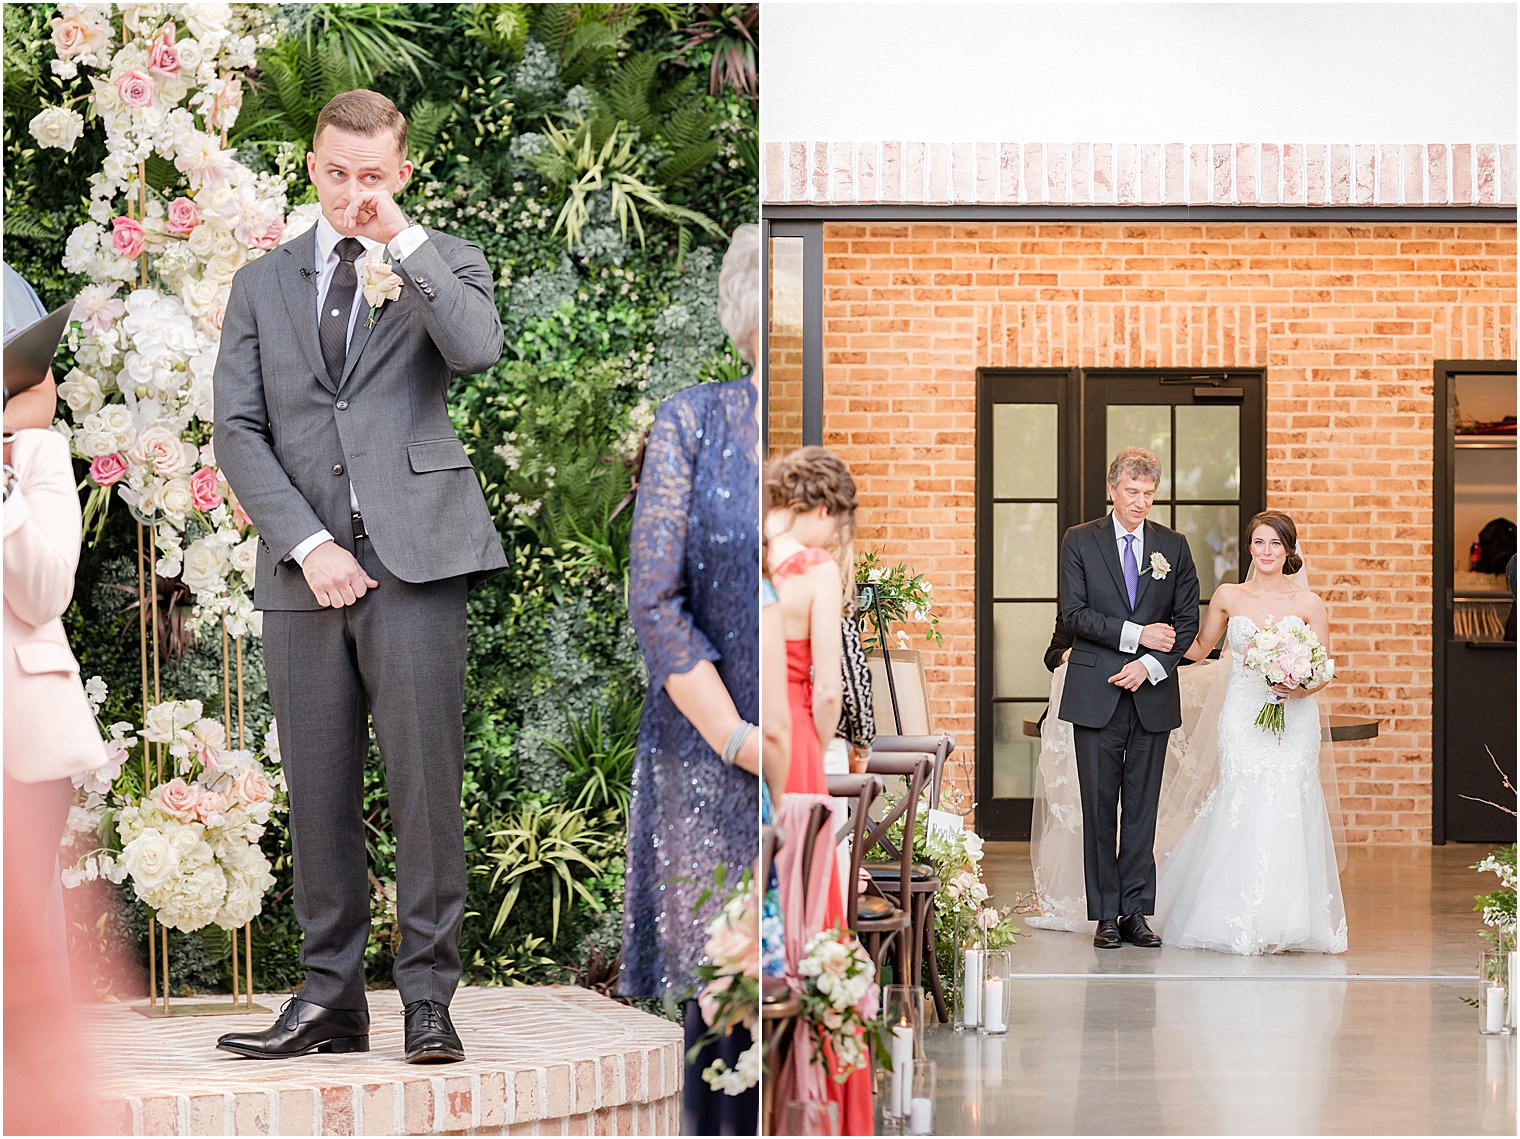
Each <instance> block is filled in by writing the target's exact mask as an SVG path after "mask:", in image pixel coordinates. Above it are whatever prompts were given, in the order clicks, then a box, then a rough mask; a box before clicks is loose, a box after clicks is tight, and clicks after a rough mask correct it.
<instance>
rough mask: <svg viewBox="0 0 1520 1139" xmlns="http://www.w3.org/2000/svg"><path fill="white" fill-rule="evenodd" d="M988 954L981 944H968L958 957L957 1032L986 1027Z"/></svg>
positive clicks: (956, 963)
mask: <svg viewBox="0 0 1520 1139" xmlns="http://www.w3.org/2000/svg"><path fill="white" fill-rule="evenodd" d="M986 958H987V951H986V950H985V949H983V948H982V944H981V942H979V941H974V940H972V941H965V942H963V943H962V944H961V945H960V946H959V947H958V948H957V950H956V953H955V1015H954V1017H953V1021H954V1024H955V1030H956V1031H957V1032H965V1031H967V1030H969V1031H971V1032H975V1031H976V1030H977V1029H978V1028H980V1027H981V1023H982V997H983V993H982V989H983V987H984V982H985V978H986Z"/></svg>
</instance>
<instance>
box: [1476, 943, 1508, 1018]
mask: <svg viewBox="0 0 1520 1139" xmlns="http://www.w3.org/2000/svg"><path fill="white" fill-rule="evenodd" d="M1510 981H1511V977H1510V975H1509V953H1508V952H1507V951H1506V952H1496V951H1494V950H1491V949H1485V950H1484V951H1483V952H1482V953H1480V954H1478V1031H1479V1032H1480V1033H1481V1034H1483V1035H1484V1036H1502V1035H1505V1034H1507V1033H1508V1032H1509V1025H1508V1024H1506V1023H1505V1018H1506V1016H1507V1014H1508V1005H1509V989H1510Z"/></svg>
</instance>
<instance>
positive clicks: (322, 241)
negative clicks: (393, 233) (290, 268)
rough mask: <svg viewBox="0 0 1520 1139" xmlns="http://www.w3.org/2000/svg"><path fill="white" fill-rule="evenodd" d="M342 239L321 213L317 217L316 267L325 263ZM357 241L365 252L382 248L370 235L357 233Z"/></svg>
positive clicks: (368, 252)
mask: <svg viewBox="0 0 1520 1139" xmlns="http://www.w3.org/2000/svg"><path fill="white" fill-rule="evenodd" d="M342 240H343V235H342V234H341V233H339V232H338V231H337V229H335V228H334V227H333V223H332V222H330V221H328V220H327V215H326V214H322V215H321V216H320V217H318V218H317V267H318V268H320V267H322V266H323V265H326V264H327V263H328V261H330V260H331V259H332V257H333V253H334V251H335V250H336V249H337V248H338V242H340V241H342ZM359 243H360V244H361V245H363V246H364V252H365V253H366V254H370V253H373V252H374V251H375V250H377V249H384V248H385V246H384V244H383V243H381V242H379V241H376V240H375V239H374V238H372V237H365V236H364V235H363V234H360V235H359Z"/></svg>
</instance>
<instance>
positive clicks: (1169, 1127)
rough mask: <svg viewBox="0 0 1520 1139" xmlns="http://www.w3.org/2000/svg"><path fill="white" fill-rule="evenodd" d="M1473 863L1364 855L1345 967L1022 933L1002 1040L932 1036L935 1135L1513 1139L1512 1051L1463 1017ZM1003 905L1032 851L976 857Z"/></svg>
mask: <svg viewBox="0 0 1520 1139" xmlns="http://www.w3.org/2000/svg"><path fill="white" fill-rule="evenodd" d="M1485 853H1487V848H1480V847H1473V846H1455V845H1452V846H1445V847H1423V848H1411V847H1376V848H1369V847H1363V848H1359V849H1354V850H1352V851H1351V852H1350V857H1349V861H1348V864H1347V867H1346V870H1345V872H1344V873H1343V875H1342V886H1343V890H1344V893H1345V897H1346V908H1347V924H1348V927H1349V930H1350V949H1349V951H1348V952H1347V953H1346V954H1344V955H1340V956H1336V957H1329V956H1323V955H1319V956H1310V955H1286V956H1278V957H1267V958H1262V957H1255V958H1240V957H1234V956H1232V955H1229V954H1217V953H1209V952H1206V951H1201V950H1178V949H1161V950H1159V951H1158V950H1150V951H1144V950H1139V949H1135V948H1133V947H1128V946H1127V947H1125V948H1124V949H1122V950H1117V951H1115V950H1096V949H1093V948H1092V945H1091V937H1090V935H1087V934H1072V933H1057V932H1051V931H1047V930H1037V929H1026V930H1025V931H1024V933H1023V934H1022V935H1021V937H1020V940H1019V944H1018V946H1017V948H1016V950H1015V960H1016V963H1017V968H1018V969H1019V971H1020V977H1019V979H1018V981H1017V982H1016V987H1015V990H1014V1016H1013V1019H1012V1021H1011V1022H1010V1026H1009V1032H1008V1035H1007V1036H1006V1037H1003V1038H995V1037H976V1036H967V1035H965V1034H962V1033H957V1032H955V1031H953V1030H952V1029H950V1028H948V1027H944V1026H940V1027H935V1028H932V1029H931V1030H930V1031H929V1033H928V1036H927V1039H926V1047H927V1049H928V1053H929V1056H930V1058H931V1059H933V1060H935V1061H936V1063H937V1064H938V1066H939V1073H938V1076H939V1088H938V1092H939V1094H938V1097H937V1099H938V1106H937V1110H936V1116H935V1131H936V1132H937V1133H938V1134H941V1135H954V1134H967V1135H1028V1134H1035V1135H1040V1134H1047V1135H1068V1134H1098V1133H1104V1134H1124V1135H1143V1134H1177V1135H1196V1134H1220V1135H1226V1134H1231V1135H1234V1134H1260V1135H1514V1134H1515V1124H1516V1115H1515V1084H1516V1080H1515V1057H1516V1052H1515V1047H1516V1045H1515V1040H1514V1038H1512V1037H1503V1038H1485V1037H1481V1036H1480V1035H1479V1034H1478V1031H1477V1013H1476V1012H1475V1011H1474V1010H1473V1009H1471V1008H1469V1007H1468V1006H1467V1005H1465V1004H1463V1003H1462V998H1463V997H1464V996H1467V995H1469V994H1470V993H1471V991H1472V989H1473V987H1474V986H1473V983H1472V981H1471V980H1469V978H1471V977H1472V976H1473V974H1474V971H1475V966H1476V958H1477V953H1478V951H1479V949H1481V948H1482V946H1483V944H1484V943H1483V942H1482V941H1481V939H1480V938H1479V936H1478V931H1479V929H1480V928H1481V927H1480V925H1479V923H1478V920H1477V915H1476V914H1474V913H1473V911H1472V908H1471V907H1472V898H1473V895H1474V894H1475V893H1476V892H1477V887H1478V886H1479V885H1480V884H1481V883H1480V881H1479V879H1478V877H1477V875H1475V874H1474V873H1473V872H1471V871H1470V870H1468V869H1467V867H1468V866H1470V865H1471V864H1472V863H1474V862H1476V861H1477V860H1478V859H1479V858H1481V857H1482V856H1483V855H1484V854H1485ZM985 869H986V880H987V883H988V885H989V887H990V888H991V889H992V890H993V892H994V896H995V897H996V899H997V900H998V901H999V902H1000V903H1003V904H1007V903H1008V902H1009V901H1011V900H1012V899H1014V898H1016V897H1018V896H1019V895H1020V894H1022V893H1024V892H1026V891H1027V890H1028V889H1029V888H1030V885H1031V875H1030V870H1029V857H1028V845H1027V844H1024V843H997V844H994V843H989V844H988V845H987V860H986V863H985Z"/></svg>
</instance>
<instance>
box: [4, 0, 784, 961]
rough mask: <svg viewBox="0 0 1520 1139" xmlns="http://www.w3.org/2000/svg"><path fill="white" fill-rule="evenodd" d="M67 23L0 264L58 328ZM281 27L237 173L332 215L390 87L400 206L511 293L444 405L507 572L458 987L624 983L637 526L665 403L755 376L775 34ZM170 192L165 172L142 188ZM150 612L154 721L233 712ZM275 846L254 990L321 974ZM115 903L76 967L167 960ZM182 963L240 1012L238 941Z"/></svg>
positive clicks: (114, 535)
mask: <svg viewBox="0 0 1520 1139" xmlns="http://www.w3.org/2000/svg"><path fill="white" fill-rule="evenodd" d="M56 14H57V11H56V8H55V6H54V5H48V4H7V5H5V9H4V51H5V76H4V104H5V106H4V123H5V157H6V179H5V185H4V205H5V223H6V225H5V228H6V234H5V236H6V243H5V257H6V260H7V261H8V262H9V263H10V264H11V265H12V266H13V267H14V268H15V269H17V270H18V271H19V272H20V273H21V275H22V276H23V277H25V278H26V279H27V280H28V281H30V282H31V283H32V285H33V286H34V287H35V288H36V289H37V291H38V292H39V294H40V295H41V297H42V300H43V302H44V304H45V305H47V306H48V307H50V308H51V307H52V306H54V305H57V304H60V303H62V302H63V301H64V300H66V299H67V298H68V297H70V296H71V295H73V293H74V292H76V291H77V290H78V288H79V287H80V286H81V285H82V284H83V283H84V282H83V280H82V279H80V278H78V277H74V276H72V275H71V274H70V273H68V272H67V271H66V270H64V269H63V267H62V265H61V256H62V253H63V244H64V241H65V238H66V237H67V235H68V234H69V232H70V230H71V229H72V228H73V227H74V226H75V225H77V224H78V223H79V222H81V221H83V220H84V218H85V208H86V205H87V198H88V192H89V191H88V178H89V176H90V174H91V173H92V172H93V171H95V170H98V169H99V168H100V165H101V162H102V160H103V159H104V157H105V143H104V138H103V136H102V132H101V131H100V130H99V129H98V127H97V126H96V125H95V124H90V125H88V126H87V128H86V130H85V133H84V136H83V137H82V138H81V139H80V141H79V142H78V144H77V145H76V146H75V147H74V148H73V149H72V150H71V151H68V152H65V151H61V150H57V149H40V148H38V146H37V145H36V142H35V140H34V139H33V137H32V135H31V134H30V133H29V131H28V124H29V122H30V121H31V119H32V118H33V116H34V115H36V114H37V113H38V111H39V109H40V108H42V107H43V106H45V105H49V104H57V103H59V102H61V101H64V100H65V99H67V98H68V97H70V96H71V95H77V94H80V93H81V92H80V91H78V90H75V88H77V87H78V86H79V85H81V84H83V83H85V82H86V80H84V79H75V80H68V79H60V78H58V77H56V76H55V75H54V74H53V73H52V72H51V71H50V69H49V66H48V63H49V60H50V59H52V58H53V57H52V52H51V44H50V43H49V39H50V35H51V31H50V21H51V20H52V19H53V18H54V17H55V16H56ZM275 26H276V29H277V32H278V36H277V40H276V42H275V43H274V44H273V45H272V46H270V47H268V48H266V49H264V50H262V51H260V53H259V55H258V59H257V65H256V67H255V69H254V70H253V71H252V72H251V73H250V74H249V77H248V78H249V81H250V87H251V90H249V91H248V92H247V94H246V96H245V98H244V102H243V106H242V110H241V113H240V115H239V117H238V119H237V121H236V124H235V126H233V128H232V130H231V132H230V139H231V142H232V144H234V145H235V146H236V147H237V148H238V157H239V158H240V160H241V161H243V162H244V163H245V164H247V165H249V166H251V167H253V168H254V169H255V170H258V171H265V172H271V173H275V174H278V175H279V176H281V177H282V178H284V179H285V180H286V181H287V183H288V191H287V195H288V201H289V203H290V204H291V205H292V206H297V205H299V204H302V203H314V202H315V200H316V198H315V193H314V192H313V191H312V189H311V187H310V185H309V183H308V182H307V180H306V175H305V154H306V151H307V149H308V147H309V144H310V138H311V131H312V127H313V125H314V123H315V119H316V115H317V112H318V111H319V110H320V109H321V107H322V105H323V104H324V103H325V102H326V101H327V100H328V99H329V98H330V97H331V96H332V95H334V94H337V93H338V92H340V91H344V90H348V89H350V88H353V87H356V86H371V87H373V88H375V89H377V90H380V91H382V92H384V93H386V94H387V95H389V96H390V97H391V98H393V99H394V100H395V101H396V103H397V104H398V106H400V108H401V109H402V111H403V112H405V114H406V115H407V118H408V122H409V126H410V151H411V154H410V157H411V159H412V161H413V162H415V163H416V165H417V172H416V174H415V175H414V176H413V179H412V182H411V184H410V185H409V186H408V188H407V190H406V192H405V193H404V195H403V196H402V198H401V205H402V208H403V209H404V210H406V211H407V212H408V213H409V214H410V215H411V216H412V217H413V218H414V219H415V220H417V221H421V222H422V223H424V224H426V225H429V226H433V227H436V228H438V229H441V230H444V231H446V232H449V233H453V234H456V235H458V236H460V237H464V238H468V239H469V240H471V241H474V242H477V243H478V244H479V245H480V246H481V247H482V248H483V249H484V250H485V252H486V256H487V258H488V260H489V262H490V264H491V265H492V266H493V268H494V269H495V270H496V272H497V274H498V281H497V285H498V289H497V301H498V305H499V308H500V312H501V318H502V323H503V326H504V328H505V332H506V351H505V353H504V355H503V357H502V359H501V361H500V362H499V363H498V364H497V365H496V366H495V367H493V368H492V369H491V370H490V371H489V372H487V373H484V374H482V375H478V376H473V377H469V378H466V379H461V380H459V381H457V387H456V389H455V391H454V393H453V396H452V412H453V415H454V418H455V425H456V427H457V429H458V431H459V434H460V436H461V438H462V439H463V440H464V441H465V444H466V446H467V447H468V448H469V450H470V452H471V455H472V458H473V460H474V463H475V467H476V469H477V471H478V472H479V474H480V477H481V480H482V483H483V485H484V487H485V491H486V496H487V500H488V502H489V503H490V505H491V508H492V510H493V511H494V513H495V516H496V520H497V524H498V526H499V528H500V531H501V534H502V537H503V540H504V542H505V544H506V547H507V551H508V554H509V558H510V561H511V569H510V570H509V572H507V573H505V574H503V575H501V576H499V577H497V578H496V579H494V580H493V581H492V582H490V583H489V584H487V585H486V586H484V587H482V588H480V589H478V590H476V591H475V592H474V593H473V594H472V595H471V599H470V658H469V686H468V694H467V703H466V708H467V711H466V717H467V720H466V741H467V742H466V749H467V750H466V772H465V795H464V802H465V812H466V844H467V850H468V857H469V860H470V866H471V887H470V895H469V913H470V916H469V917H468V918H467V920H466V923H465V927H464V933H463V946H462V950H463V957H464V961H465V970H466V980H467V981H470V982H477V983H481V982H484V983H503V982H525V983H533V982H546V981H562V980H567V979H570V978H571V977H574V976H579V978H580V979H581V980H583V981H585V982H587V983H590V984H593V985H598V984H605V983H607V982H608V981H610V979H611V972H610V969H611V965H612V962H613V960H614V957H615V953H616V947H617V942H618V933H619V924H620V909H621V894H622V886H623V842H624V822H625V816H626V810H627V800H628V788H629V781H630V777H631V772H632V755H633V741H634V737H635V733H636V728H637V722H638V714H639V709H640V706H641V701H642V696H643V689H644V683H645V681H644V673H643V666H642V662H641V660H640V657H639V653H638V648H637V644H636V643H635V641H634V637H633V634H632V631H631V628H630V626H629V624H628V620H627V607H626V575H627V549H628V526H629V519H630V514H631V510H630V509H629V504H628V503H627V501H626V500H627V499H628V497H629V495H630V492H631V486H632V482H633V477H634V472H635V470H636V464H637V458H638V450H639V447H640V442H641V439H642V436H643V434H644V432H645V430H646V429H647V427H648V425H649V424H650V423H651V422H652V419H653V414H654V408H655V407H656V406H657V404H658V402H659V401H660V400H661V399H663V398H664V397H665V396H668V395H669V394H671V393H672V392H674V391H676V390H678V389H680V388H682V387H685V386H687V385H690V384H694V383H700V382H703V381H708V380H714V379H720V378H731V377H734V376H736V375H739V374H740V373H741V372H742V370H743V366H742V362H741V361H740V359H739V357H738V356H737V354H736V353H735V352H734V351H733V349H732V347H731V346H730V345H729V344H728V342H727V339H726V337H725V336H724V333H723V331H722V329H721V327H720V325H719V323H718V320H717V312H716V295H717V274H718V265H719V261H720V260H721V256H722V251H723V248H724V247H725V244H726V238H725V236H724V235H726V234H727V233H729V232H731V231H732V230H733V228H734V227H735V226H737V225H739V224H741V223H743V222H746V221H753V220H755V219H756V216H757V213H758V205H757V203H758V193H757V180H758V179H757V171H758V144H757V131H756V106H757V104H756V95H757V80H756V60H757V52H758V48H757V46H756V45H757V43H758V25H757V18H756V14H755V9H754V7H753V6H752V5H717V4H708V5H669V4H616V5H614V4H580V5H536V4H459V5H453V4H289V5H282V6H279V7H278V8H277V9H276V25H275ZM155 177H165V178H172V177H173V171H172V169H171V170H170V171H168V172H167V173H165V172H162V171H155V170H154V169H153V164H152V161H150V166H149V180H150V182H152V181H153V180H154V178H155ZM309 208H315V207H314V206H312V207H309ZM60 364H61V365H62V366H63V367H64V368H66V367H67V361H60ZM59 374H60V375H61V374H62V371H60V372H59ZM81 477H83V467H82V466H81ZM135 529H136V527H135V524H134V522H133V520H132V519H131V517H130V516H129V514H128V513H127V511H126V510H124V509H122V508H121V507H120V505H119V504H117V505H116V506H115V507H114V508H113V509H111V510H109V511H108V513H107V514H106V517H105V520H104V524H103V525H102V527H101V528H100V530H99V532H98V535H97V537H96V540H95V541H94V543H93V545H91V546H89V547H88V548H87V549H86V551H85V555H84V558H83V560H82V562H81V565H80V569H79V573H78V577H77V589H76V595H75V604H74V606H73V607H72V608H71V610H70V612H69V614H68V615H67V617H66V624H67V626H68V630H69V635H70V638H71V640H72V643H73V645H74V648H75V650H76V653H77V655H78V656H79V658H80V662H81V666H82V669H83V674H84V675H85V676H86V677H89V676H92V675H99V676H101V677H102V678H103V679H104V680H105V681H106V683H107V685H108V688H109V695H108V697H107V701H106V706H105V708H104V709H103V710H102V713H101V716H102V719H103V720H104V721H105V722H107V723H109V722H111V721H113V720H121V719H126V720H133V721H140V718H141V711H142V708H141V693H140V691H139V689H140V684H139V682H138V669H139V658H138V646H137V637H136V624H137V618H136V615H135V605H136V602H137V584H136V564H135V558H136V545H135V543H136V534H135ZM161 594H162V603H163V607H164V609H165V619H164V622H163V627H162V628H161V630H160V635H161V636H162V637H164V639H165V640H164V643H165V645H166V647H167V648H169V649H170V650H171V654H172V663H171V664H170V665H169V667H168V668H167V671H166V672H165V674H164V677H163V691H164V695H165V698H168V697H169V696H171V695H172V696H175V697H180V698H185V699H189V698H198V699H201V700H203V701H204V702H205V705H206V708H207V711H206V715H208V716H216V715H219V714H220V705H221V691H222V684H221V657H220V651H221V646H220V641H219V638H216V637H213V636H211V635H205V636H203V637H200V638H197V637H196V636H195V635H194V634H193V633H190V632H188V631H187V630H186V629H185V627H184V618H185V616H186V614H187V612H188V607H189V605H190V603H191V601H192V600H193V598H190V597H188V596H186V595H185V594H184V593H183V591H180V592H175V583H174V582H173V581H169V582H166V583H163V589H162V591H161ZM246 664H247V674H248V684H247V695H248V707H249V715H250V722H251V725H252V727H253V731H252V732H251V733H250V734H251V735H254V736H256V737H258V738H262V735H263V728H264V724H265V722H266V720H267V716H268V711H267V704H266V703H265V701H264V693H263V681H262V670H261V668H260V663H259V654H258V651H257V642H256V640H255V641H252V643H251V645H250V651H249V653H248V659H247V662H246ZM371 759H372V762H371V764H370V766H369V769H368V771H369V774H368V777H367V778H368V783H367V789H366V812H367V820H368V825H369V828H370V834H371V844H370V845H371V858H372V870H373V876H374V881H373V883H372V885H373V893H374V917H375V922H374V926H373V932H372V937H371V941H370V945H369V949H368V952H367V962H368V968H369V973H370V979H371V981H372V982H374V983H376V984H382V985H383V984H388V983H389V982H390V966H391V961H392V957H393V954H394V952H395V948H396V945H397V943H398V937H399V934H398V931H397V930H396V928H395V924H394V922H395V911H394V862H393V857H394V841H393V836H392V834H391V828H390V826H389V823H388V818H387V810H386V799H385V791H384V780H383V775H382V771H383V768H382V767H381V765H380V763H379V761H378V755H372V757H371ZM263 847H264V850H265V852H266V854H267V855H268V856H269V858H270V859H271V861H272V862H273V864H274V873H275V876H276V885H275V886H274V888H273V889H272V890H271V891H270V893H269V894H268V896H267V897H266V898H265V905H264V912H263V914H262V915H261V916H260V917H258V918H257V919H256V920H255V921H254V924H253V941H254V964H255V983H256V985H257V986H259V987H260V988H261V989H262V990H265V991H268V990H276V991H278V990H283V989H286V988H289V987H292V986H296V985H298V984H299V983H300V979H301V973H300V967H299V962H298V959H297V953H298V950H299V941H300V934H299V929H298V928H297V926H296V924H295V920H294V917H293V914H292V911H291V903H290V864H289V855H288V853H287V840H286V835H285V832H284V828H283V821H282V817H280V816H276V817H275V818H273V819H271V823H270V829H269V832H268V833H267V834H266V836H265V838H264V840H263ZM96 885H97V886H102V887H103V886H104V883H97V884H96ZM120 896H121V902H122V905H121V906H120V907H119V914H120V916H119V917H110V918H108V919H107V920H105V921H104V922H103V923H102V922H92V923H90V924H85V923H83V922H80V921H76V922H75V923H74V925H73V927H72V928H71V938H72V939H74V941H75V942H76V944H77V945H78V947H79V948H80V949H83V950H90V949H92V948H95V949H98V948H100V947H101V946H109V945H111V944H113V943H117V944H119V943H121V942H122V941H124V940H127V939H129V938H132V939H135V941H136V944H137V945H138V948H139V951H140V952H141V953H143V954H145V953H146V948H145V932H144V931H145V928H146V920H147V914H146V912H145V911H144V909H143V908H142V906H141V903H139V902H137V901H136V900H135V899H133V898H132V897H131V894H130V892H129V891H127V890H125V889H121V894H120ZM172 946H173V950H172V962H173V976H174V978H175V981H176V983H177V985H178V986H179V987H180V988H181V989H182V990H184V991H190V990H212V989H226V988H228V987H229V980H230V979H229V977H228V976H227V975H226V970H227V967H228V960H227V934H226V933H225V932H224V931H222V930H219V929H216V928H214V927H211V928H207V929H205V930H202V931H200V932H199V933H196V934H190V935H175V937H174V938H173V941H172ZM98 983H99V984H100V985H102V986H104V985H106V984H108V982H106V981H104V980H101V981H100V982H98Z"/></svg>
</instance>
